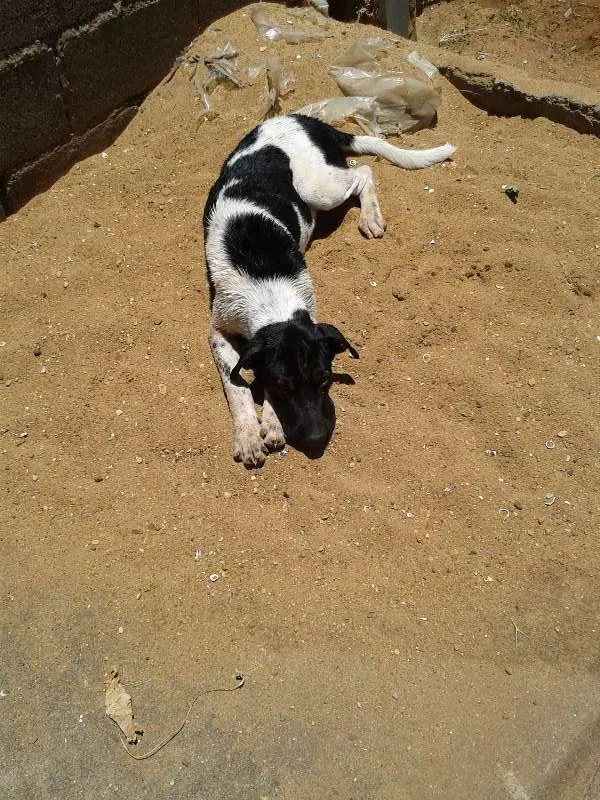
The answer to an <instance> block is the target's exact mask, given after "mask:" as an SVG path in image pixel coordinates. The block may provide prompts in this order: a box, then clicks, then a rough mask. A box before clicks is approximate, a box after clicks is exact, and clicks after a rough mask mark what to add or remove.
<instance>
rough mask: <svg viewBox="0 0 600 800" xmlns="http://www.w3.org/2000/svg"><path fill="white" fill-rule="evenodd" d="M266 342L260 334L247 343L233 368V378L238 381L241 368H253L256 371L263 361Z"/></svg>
mask: <svg viewBox="0 0 600 800" xmlns="http://www.w3.org/2000/svg"><path fill="white" fill-rule="evenodd" d="M263 347H264V342H263V341H262V338H261V337H259V336H255V337H254V338H253V339H251V340H250V341H249V342H248V344H247V345H246V349H245V350H244V352H243V353H242V355H241V356H240V360H239V361H238V362H237V364H236V365H235V367H234V368H233V369H232V370H231V375H230V377H231V380H232V381H234V382H235V381H237V380H239V379H240V370H241V369H252V370H254V371H255V372H256V368H257V366H258V365H259V364H260V362H261V361H262V356H263Z"/></svg>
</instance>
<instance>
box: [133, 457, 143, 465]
mask: <svg viewBox="0 0 600 800" xmlns="http://www.w3.org/2000/svg"><path fill="white" fill-rule="evenodd" d="M143 460H144V459H143V458H142V457H141V456H136V457H135V463H136V464H141V463H142V461H143Z"/></svg>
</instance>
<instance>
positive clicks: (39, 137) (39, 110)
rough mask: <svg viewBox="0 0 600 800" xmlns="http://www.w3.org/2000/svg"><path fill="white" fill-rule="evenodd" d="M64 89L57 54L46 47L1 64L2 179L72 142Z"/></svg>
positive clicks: (0, 154)
mask: <svg viewBox="0 0 600 800" xmlns="http://www.w3.org/2000/svg"><path fill="white" fill-rule="evenodd" d="M60 89H61V87H60V83H59V79H58V72H57V69H56V63H55V58H54V54H53V53H52V51H51V50H50V48H49V47H46V46H45V45H40V44H37V45H34V46H33V47H31V48H29V49H28V50H26V51H23V53H22V54H21V56H20V58H19V60H18V61H15V60H10V61H5V62H3V63H0V109H1V111H0V175H1V174H2V173H4V172H6V171H7V170H8V169H9V168H10V167H13V166H16V165H18V164H20V163H23V162H25V161H28V160H29V159H31V158H35V156H37V155H39V154H40V153H43V152H45V151H46V150H49V149H50V148H52V147H55V146H56V145H59V144H61V143H62V142H65V141H66V140H67V139H68V137H69V125H68V120H67V116H66V113H65V108H64V105H63V102H62V99H61V96H60Z"/></svg>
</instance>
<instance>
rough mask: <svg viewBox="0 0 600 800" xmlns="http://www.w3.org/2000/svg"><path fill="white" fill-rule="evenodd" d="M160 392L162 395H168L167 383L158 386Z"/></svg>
mask: <svg viewBox="0 0 600 800" xmlns="http://www.w3.org/2000/svg"><path fill="white" fill-rule="evenodd" d="M158 391H159V392H160V394H166V393H167V385H166V384H165V383H159V384H158Z"/></svg>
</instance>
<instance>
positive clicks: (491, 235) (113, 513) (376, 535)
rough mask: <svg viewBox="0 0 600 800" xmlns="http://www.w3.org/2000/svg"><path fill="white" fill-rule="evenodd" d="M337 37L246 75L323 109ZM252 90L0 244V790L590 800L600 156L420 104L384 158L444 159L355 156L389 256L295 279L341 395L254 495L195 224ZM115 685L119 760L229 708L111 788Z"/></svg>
mask: <svg viewBox="0 0 600 800" xmlns="http://www.w3.org/2000/svg"><path fill="white" fill-rule="evenodd" d="M470 5H472V4H470ZM538 5H539V4H538ZM563 5H564V4H563ZM580 5H581V4H577V8H579V7H580ZM451 7H452V8H451ZM457 7H458V6H457V5H455V4H450V5H449V6H448V7H446V8H445V9H442V8H440V9H433V10H431V11H430V12H428V14H430V15H431V16H426V17H425V18H424V20H423V22H422V25H423V27H425V26H426V25H433V22H432V20H433V19H434V18H435V15H439V14H442V12H444V13H450V12H451V11H452V10H453V9H456V8H457ZM362 33H363V31H361V30H360V29H359V28H358V27H352V26H343V25H341V24H339V25H338V24H335V25H334V27H333V34H334V35H333V37H332V38H331V39H328V40H326V41H325V42H323V43H318V44H305V45H302V46H301V47H293V46H289V45H285V44H276V45H273V46H270V49H272V50H273V51H274V52H276V53H277V54H278V55H279V56H280V58H281V60H282V63H283V64H284V66H286V67H287V68H288V69H291V70H293V72H294V73H295V75H296V78H297V82H296V89H295V92H294V93H293V94H291V95H289V96H288V97H287V98H286V99H285V100H284V102H283V108H284V110H292V109H295V108H298V107H300V106H301V105H303V104H305V103H307V102H309V101H312V100H316V99H320V98H322V97H324V96H328V95H331V94H334V93H335V88H334V84H333V81H332V80H331V79H330V78H329V77H328V75H327V70H326V67H327V64H328V62H329V61H330V59H331V58H332V57H333V55H334V54H335V53H338V52H339V51H340V49H341V48H343V47H345V46H346V42H347V41H350V40H352V39H353V38H355V37H357V36H359V35H361V34H362ZM226 39H231V40H232V41H233V42H234V44H235V45H236V46H237V47H238V48H239V50H240V51H241V52H242V53H243V54H244V57H245V58H246V60H247V62H248V63H258V62H259V61H260V59H262V58H263V57H264V55H265V53H264V51H261V48H264V46H265V43H264V41H263V40H259V39H258V37H257V36H256V33H255V31H254V28H253V26H252V24H251V22H250V20H249V18H248V16H247V14H246V13H245V12H244V11H239V12H236V13H235V14H234V15H232V16H231V17H227V18H224V19H222V20H220V21H218V22H217V23H215V24H214V25H213V26H212V27H211V28H210V29H209V30H207V31H206V32H205V33H204V34H203V35H202V36H201V37H200V38H199V39H198V41H197V43H196V44H195V46H194V50H193V52H196V53H199V54H202V55H204V54H206V53H209V52H212V51H213V50H214V47H215V45H217V44H219V43H222V42H223V41H224V40H226ZM396 41H397V47H396V49H395V51H394V53H393V54H392V55H391V57H390V58H391V60H392V63H397V64H398V65H400V64H402V63H403V62H404V57H405V55H406V52H407V46H406V45H405V43H403V42H401V41H400V40H396ZM432 41H433V39H432ZM488 46H490V47H491V44H490V42H489V41H488ZM498 46H499V47H500V43H498ZM561 47H562V46H561ZM562 56H563V50H562V49H561V48H557V50H556V61H557V62H558V60H560V59H561V58H562ZM587 58H588V59H591V58H592V56H591V54H590V53H588V55H587ZM581 59H582V61H581V64H582V67H581V70H582V74H586V73H585V69H584V66H583V64H584V59H583V55H581ZM592 71H593V68H592V67H591V66H590V74H591V73H592ZM264 94H265V92H264V85H263V79H262V78H261V79H259V80H258V81H257V82H256V84H255V85H254V86H251V87H249V88H246V89H241V90H238V91H235V90H230V89H228V88H227V87H224V86H222V87H219V88H218V89H217V90H216V92H215V94H214V96H213V103H214V108H215V109H216V111H217V112H218V116H217V117H216V118H215V119H213V120H209V121H203V117H202V114H201V108H200V104H199V100H198V97H197V96H196V95H195V94H194V92H193V89H192V86H191V84H190V82H189V80H188V76H187V75H186V74H185V72H184V71H183V70H179V71H178V72H177V74H176V75H175V76H174V77H173V79H172V80H171V81H170V82H169V83H168V84H165V85H162V86H160V87H159V88H157V89H156V91H155V92H154V93H153V94H152V95H151V96H150V97H149V98H148V100H147V102H146V103H145V104H144V107H143V109H142V110H141V112H140V114H139V115H138V116H137V118H136V119H135V120H134V121H133V122H132V124H131V125H130V127H129V128H128V130H126V131H125V132H124V133H123V135H122V136H121V137H120V138H119V139H118V140H117V141H116V142H115V144H114V145H113V146H112V147H111V148H110V149H109V150H107V151H106V153H105V154H102V155H98V156H95V157H93V158H90V159H88V160H87V161H85V162H82V163H81V164H79V165H78V166H77V167H75V168H74V169H72V170H71V172H70V173H69V174H68V175H67V176H65V177H64V178H63V179H62V180H60V181H59V182H58V183H56V184H55V186H54V187H53V188H52V189H51V190H50V191H48V192H46V193H45V194H44V195H41V196H39V197H38V198H36V199H35V200H33V201H32V202H31V203H29V204H28V205H27V206H26V207H25V208H24V209H23V210H22V211H20V212H19V213H18V214H16V215H14V216H12V217H10V218H9V219H8V220H7V221H6V222H4V223H2V225H1V226H0V253H1V259H0V270H1V279H0V280H1V301H2V305H1V308H2V314H1V329H0V339H1V340H2V341H1V343H2V347H1V348H0V373H1V375H0V377H1V382H0V409H1V420H0V422H1V436H0V447H1V455H2V474H3V476H4V480H3V481H2V487H1V491H2V495H3V499H2V507H1V510H0V515H1V520H2V524H1V528H0V530H1V536H2V569H1V580H2V636H3V638H2V655H1V659H2V661H1V664H0V690H1V691H2V697H0V703H1V704H2V705H1V709H2V726H1V732H0V737H1V738H2V747H1V748H0V762H2V770H1V772H0V788H1V789H2V794H3V796H5V797H9V796H10V797H15V798H40V797H44V798H49V799H51V798H61V799H62V798H71V797H73V798H94V800H97V799H98V798H108V797H113V796H115V797H116V796H122V795H125V794H127V795H128V796H130V797H136V798H137V797H150V798H154V797H156V798H158V797H173V798H204V799H205V800H209V798H210V800H219V799H220V798H223V799H224V800H225V799H227V800H229V799H230V798H257V800H258V798H262V799H263V800H265V799H267V798H268V799H271V798H286V800H296V799H300V798H344V799H345V800H351V799H352V800H363V799H364V798H369V799H370V800H371V799H372V800H404V799H405V798H406V800H408V799H409V798H410V799H411V800H413V798H430V797H431V798H434V797H443V798H446V799H447V800H466V798H482V797H485V798H487V799H488V800H496V798H513V800H515V799H516V800H526V799H527V798H531V799H535V798H545V799H547V798H557V799H558V798H561V800H563V799H564V798H569V799H570V798H577V799H578V800H581V798H584V797H585V798H586V800H597V798H598V797H600V789H599V788H598V779H597V776H596V773H595V770H596V768H597V765H598V760H599V746H600V714H599V712H598V701H599V699H600V675H599V671H598V664H599V663H600V661H599V659H600V617H599V614H600V596H599V595H598V589H597V587H598V579H599V559H598V532H599V531H598V520H599V516H598V512H599V510H600V509H599V497H598V468H599V466H600V431H599V426H598V400H599V389H598V386H599V383H598V381H599V378H600V368H599V366H598V356H599V354H600V302H599V292H600V283H599V277H598V276H599V274H600V273H599V272H598V266H599V263H598V262H599V255H600V249H599V248H600V234H599V231H598V223H597V207H598V197H599V191H600V149H599V147H598V142H597V140H595V139H593V138H591V137H585V136H582V135H579V134H577V133H575V132H573V131H571V130H568V129H566V128H563V127H560V126H557V125H554V124H551V123H549V122H547V121H545V120H536V121H528V120H521V119H508V120H507V119H500V118H492V117H488V116H487V115H486V114H485V113H483V112H481V111H479V110H477V109H475V108H473V107H472V106H470V105H469V103H468V102H467V101H466V100H465V99H464V98H463V97H462V96H461V95H460V94H459V93H458V92H456V90H454V89H453V87H451V86H450V85H448V84H444V96H443V103H442V107H441V111H440V116H439V123H438V126H437V128H436V129H434V130H428V131H422V132H420V133H418V134H416V135H414V136H413V137H406V139H405V142H406V144H407V146H423V147H424V146H430V145H433V144H438V143H441V142H444V141H447V140H448V141H451V142H453V143H455V144H456V145H457V146H458V151H457V154H456V159H455V161H454V162H453V163H451V164H447V165H444V166H439V167H435V168H433V169H430V170H428V171H426V172H414V173H410V172H403V171H400V170H397V169H395V168H394V167H392V166H391V165H389V164H386V163H383V162H377V161H375V160H374V159H368V158H367V159H365V160H366V162H368V163H371V164H372V166H373V169H374V172H375V175H376V179H377V185H378V189H379V192H380V197H381V201H382V206H383V210H384V212H385V214H386V216H387V220H388V231H387V233H386V236H385V238H384V239H383V240H381V241H366V240H364V239H363V238H362V237H361V236H360V234H359V232H358V230H357V221H358V211H357V210H356V209H351V210H349V211H348V213H347V214H346V216H345V218H344V219H343V222H342V223H341V225H340V226H339V227H338V228H337V229H336V230H334V231H333V232H332V233H331V234H330V235H329V236H327V237H326V238H321V239H317V240H316V241H315V242H314V243H313V244H312V246H311V248H310V250H309V252H308V254H307V260H308V263H309V266H310V270H311V274H312V276H313V280H314V284H315V288H316V292H317V297H318V304H319V316H320V318H321V319H323V320H327V321H329V322H332V323H334V324H336V325H337V326H338V327H340V328H341V329H342V330H343V331H344V332H345V333H346V335H347V336H348V338H349V339H351V340H352V341H353V342H354V343H355V344H356V345H357V346H358V348H359V349H360V360H359V361H352V360H351V359H349V358H347V357H346V356H342V357H340V359H339V361H338V366H339V369H340V371H345V372H347V373H349V374H350V375H352V377H353V378H354V381H355V384H354V385H337V386H335V387H334V390H333V396H334V399H335V402H336V405H337V411H338V425H337V429H336V434H335V437H334V440H333V442H332V443H331V445H330V447H329V449H328V450H327V452H326V454H325V455H324V456H323V458H321V459H320V460H316V461H309V460H307V459H306V458H305V457H304V456H302V455H301V454H299V453H297V452H295V451H294V450H292V449H289V450H288V451H287V453H286V455H284V456H283V457H281V456H271V457H269V459H268V460H267V463H266V465H265V467H264V469H262V470H261V471H258V472H253V473H250V472H247V471H245V470H244V469H243V468H242V467H241V466H239V465H236V464H234V463H233V461H232V458H231V448H232V442H231V431H230V421H229V416H228V412H227V408H226V403H225V400H224V398H223V396H222V393H221V388H220V384H219V380H218V377H217V375H216V372H215V370H214V367H213V365H212V362H211V359H210V354H209V351H208V347H207V344H206V331H207V323H208V303H207V290H206V286H205V279H204V264H203V252H202V233H201V215H202V210H203V205H204V201H205V197H206V193H207V190H208V188H209V186H210V185H211V183H212V181H213V180H214V178H215V176H216V174H217V172H218V170H219V167H220V164H221V162H222V160H223V158H224V157H225V155H226V154H227V152H228V151H229V150H230V149H231V148H232V147H233V146H234V145H235V144H236V143H237V141H238V140H239V138H241V136H242V135H243V134H244V133H245V132H246V131H247V130H248V129H249V128H251V127H252V126H253V125H254V124H255V123H256V122H257V121H258V119H259V116H260V112H261V109H262V108H263V106H264ZM506 183H514V184H516V185H517V186H518V187H519V189H520V196H519V199H518V202H517V203H516V205H513V204H512V203H511V202H510V201H509V199H508V198H507V197H506V196H505V194H504V192H503V191H502V188H501V187H502V185H503V184H506ZM426 186H427V187H429V188H432V189H433V190H434V191H433V192H429V191H427V190H425V187H426ZM197 549H198V550H199V551H200V552H199V553H198V554H195V551H196V550H197ZM211 574H216V575H218V576H219V577H218V580H216V581H214V582H212V581H210V580H209V579H208V576H209V575H211ZM517 629H518V630H517ZM113 666H118V667H119V668H120V670H121V676H122V680H123V682H124V684H125V686H126V687H127V689H128V690H129V692H130V693H131V694H132V696H133V698H134V708H135V711H136V719H137V720H138V721H139V722H140V723H141V725H142V726H143V727H144V729H145V736H144V738H143V742H142V744H141V745H140V746H139V747H138V750H139V752H144V751H146V750H148V749H150V748H151V747H153V746H154V745H155V744H157V743H158V742H160V740H161V739H162V738H164V737H165V736H166V735H168V734H169V733H170V732H171V731H172V730H174V729H175V728H176V727H177V726H178V724H179V723H180V721H181V719H182V717H183V715H184V714H185V712H186V709H187V707H188V704H189V703H190V702H191V700H192V699H193V697H194V696H195V694H196V693H197V692H198V691H200V690H202V689H204V688H209V687H214V686H216V687H227V686H232V685H233V684H234V676H235V674H236V672H241V673H243V675H244V676H245V677H246V685H245V686H244V688H243V689H241V690H239V691H238V692H232V693H229V694H212V695H208V696H206V697H205V698H202V699H201V700H200V701H199V702H198V704H197V705H196V706H195V708H194V710H193V712H192V714H191V716H190V720H189V723H188V726H187V727H186V728H185V729H184V730H183V732H182V733H181V734H180V735H179V736H178V737H177V738H175V739H174V740H173V742H172V743H171V744H170V745H169V746H168V747H166V748H165V749H164V750H163V751H162V752H160V753H159V754H157V755H156V756H155V757H153V758H151V759H149V760H147V761H144V762H141V763H136V762H134V761H133V760H131V759H130V758H129V757H128V756H127V755H126V754H125V752H124V751H123V750H122V749H121V747H120V745H119V742H118V737H117V730H116V728H115V727H114V726H113V725H112V724H111V723H110V722H109V721H108V720H107V719H106V718H105V717H104V714H103V712H104V708H103V681H104V680H105V678H106V677H107V675H108V674H109V672H110V669H111V668H112V667H113ZM586 792H587V794H586Z"/></svg>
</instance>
